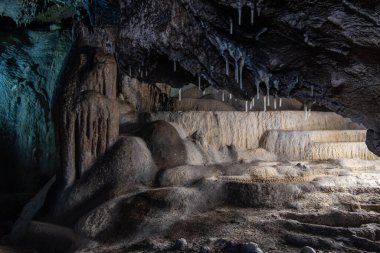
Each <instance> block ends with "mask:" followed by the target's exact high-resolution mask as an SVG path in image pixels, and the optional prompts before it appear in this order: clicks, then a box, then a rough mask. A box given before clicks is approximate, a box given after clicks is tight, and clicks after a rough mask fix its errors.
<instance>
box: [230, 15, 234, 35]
mask: <svg viewBox="0 0 380 253" xmlns="http://www.w3.org/2000/svg"><path fill="white" fill-rule="evenodd" d="M233 33H234V23H233V21H232V19H231V18H230V34H231V35H232V34H233Z"/></svg>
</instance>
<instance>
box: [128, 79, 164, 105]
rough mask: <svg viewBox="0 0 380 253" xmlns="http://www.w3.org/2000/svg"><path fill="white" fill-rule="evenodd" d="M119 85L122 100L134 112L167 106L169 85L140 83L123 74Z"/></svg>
mask: <svg viewBox="0 0 380 253" xmlns="http://www.w3.org/2000/svg"><path fill="white" fill-rule="evenodd" d="M121 86H122V87H121V94H122V95H123V101H125V103H127V104H128V105H129V106H130V107H131V108H132V109H133V110H134V111H136V112H152V111H153V112H155V111H162V110H165V109H166V107H167V106H168V102H169V96H170V90H171V87H170V86H169V85H166V84H148V83H141V82H139V81H138V80H137V79H131V78H130V77H128V76H124V79H123V81H122V84H121Z"/></svg>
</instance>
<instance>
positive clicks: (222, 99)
mask: <svg viewBox="0 0 380 253" xmlns="http://www.w3.org/2000/svg"><path fill="white" fill-rule="evenodd" d="M222 101H223V102H224V91H223V93H222Z"/></svg>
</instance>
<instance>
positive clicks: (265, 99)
mask: <svg viewBox="0 0 380 253" xmlns="http://www.w3.org/2000/svg"><path fill="white" fill-rule="evenodd" d="M263 101H264V112H266V111H267V97H266V96H264V100H263Z"/></svg>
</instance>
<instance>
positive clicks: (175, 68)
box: [173, 60, 177, 72]
mask: <svg viewBox="0 0 380 253" xmlns="http://www.w3.org/2000/svg"><path fill="white" fill-rule="evenodd" d="M173 68H174V72H176V71H177V61H176V60H174V61H173Z"/></svg>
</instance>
